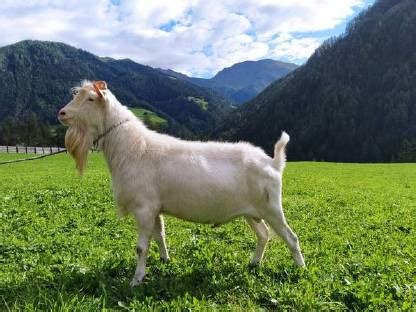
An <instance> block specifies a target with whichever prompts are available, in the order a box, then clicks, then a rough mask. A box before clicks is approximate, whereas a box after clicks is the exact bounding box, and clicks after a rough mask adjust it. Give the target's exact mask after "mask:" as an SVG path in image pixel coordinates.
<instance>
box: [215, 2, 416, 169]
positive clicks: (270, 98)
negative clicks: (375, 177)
mask: <svg viewBox="0 0 416 312" xmlns="http://www.w3.org/2000/svg"><path fill="white" fill-rule="evenodd" d="M415 47H416V1H414V0H379V1H377V2H376V3H375V4H374V5H373V6H372V7H371V8H369V9H368V10H367V11H365V12H363V13H362V14H360V15H359V16H358V17H357V18H355V19H354V20H353V21H352V22H351V23H350V24H349V26H348V28H347V31H346V33H345V34H344V35H343V36H341V37H339V38H332V39H330V40H328V41H326V42H325V43H324V44H323V45H322V46H321V47H320V48H318V49H317V50H316V51H315V53H314V54H313V55H312V56H311V57H310V59H309V60H308V62H307V63H306V64H305V65H304V66H302V67H300V68H299V69H297V70H295V71H294V72H292V73H290V74H289V75H288V76H286V77H285V78H282V79H280V80H279V81H276V82H274V83H273V84H272V85H270V86H269V87H268V88H266V90H264V91H263V92H262V93H261V94H259V95H258V96H257V97H256V98H255V99H253V100H252V101H250V102H249V103H247V104H246V105H244V106H243V107H242V108H241V109H238V110H237V111H235V113H233V114H232V115H231V116H229V117H228V118H226V120H225V121H224V122H223V124H222V126H220V127H219V128H218V129H217V130H216V132H215V133H214V134H215V135H217V136H221V137H222V138H227V139H232V140H247V141H251V142H254V143H255V144H258V145H260V146H262V147H263V148H265V149H266V150H267V151H268V152H269V153H272V149H273V145H274V143H275V141H276V140H277V138H278V137H279V136H280V133H281V131H282V130H286V131H287V132H288V133H289V134H290V135H291V142H290V144H289V159H292V160H326V161H347V162H350V161H351V162H373V161H384V162H389V161H416V83H415V82H416V48H415Z"/></svg>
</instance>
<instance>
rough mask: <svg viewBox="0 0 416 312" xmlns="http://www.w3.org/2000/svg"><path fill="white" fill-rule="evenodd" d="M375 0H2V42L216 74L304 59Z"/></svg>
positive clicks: (204, 74) (0, 19)
mask: <svg viewBox="0 0 416 312" xmlns="http://www.w3.org/2000/svg"><path fill="white" fill-rule="evenodd" d="M374 1H375V0H340V1H335V0H221V1H217V0H215V1H214V0H170V1H169V0H95V1H91V0H65V1H57V0H26V1H13V0H3V1H1V2H0V29H2V36H1V37H0V46H4V45H7V44H12V43H15V42H17V41H20V40H24V39H33V40H50V41H60V42H65V43H67V44H70V45H73V46H75V47H77V48H81V49H84V50H87V51H90V52H92V53H94V54H97V55H100V56H111V57H114V58H130V59H133V60H134V61H136V62H139V63H142V64H146V65H150V66H152V67H160V68H170V69H173V70H176V71H180V72H183V73H185V74H188V75H193V76H198V77H211V76H212V75H214V74H215V73H216V72H218V71H219V70H221V69H222V68H224V67H228V66H231V65H232V64H234V63H237V62H242V61H245V60H258V59H263V58H272V59H277V60H283V61H288V62H294V63H297V64H302V63H303V62H305V61H306V60H307V58H308V57H309V56H310V55H311V54H312V53H313V51H314V50H315V49H316V48H317V47H318V46H319V45H320V44H321V43H322V42H323V41H324V40H325V39H327V38H329V37H331V36H337V35H339V34H341V33H343V32H344V30H345V26H346V24H347V23H348V21H350V20H351V19H352V18H353V17H354V16H355V15H357V14H358V13H359V12H361V11H362V10H363V9H365V8H367V7H368V6H369V5H371V4H373V3H374Z"/></svg>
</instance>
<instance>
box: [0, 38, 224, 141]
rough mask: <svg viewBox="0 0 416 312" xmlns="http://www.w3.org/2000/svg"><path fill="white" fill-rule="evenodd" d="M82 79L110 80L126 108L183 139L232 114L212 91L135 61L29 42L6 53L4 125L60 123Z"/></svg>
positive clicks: (0, 108) (0, 54)
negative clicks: (141, 111)
mask: <svg viewBox="0 0 416 312" xmlns="http://www.w3.org/2000/svg"><path fill="white" fill-rule="evenodd" d="M82 79H90V80H94V79H101V80H106V81H107V82H108V84H109V87H110V88H111V90H112V91H113V93H114V94H115V95H116V96H117V97H118V98H119V99H120V101H121V103H123V104H124V105H127V106H131V107H142V108H145V109H148V110H150V111H152V112H155V113H156V114H158V115H160V116H162V117H163V118H164V119H166V120H167V121H168V126H167V128H166V129H164V131H167V132H169V133H172V134H175V135H178V136H182V137H195V136H201V135H203V133H206V132H208V131H210V129H213V128H214V127H215V125H216V123H217V122H218V121H219V120H220V119H221V118H223V117H224V115H225V114H226V113H227V112H228V111H229V110H230V109H231V104H230V103H229V102H228V101H227V100H225V99H224V98H222V97H220V96H218V95H217V94H216V93H215V92H213V91H211V90H209V89H206V88H202V87H199V86H196V85H194V84H192V83H190V82H188V81H185V80H181V79H173V78H172V77H171V76H168V75H166V74H163V73H161V72H160V71H159V70H156V69H153V68H151V67H149V66H144V65H141V64H137V63H135V62H133V61H131V60H129V59H124V60H115V59H112V58H101V57H98V56H96V55H93V54H91V53H89V52H86V51H83V50H80V49H76V48H74V47H71V46H69V45H66V44H64V43H57V42H45V41H31V40H27V41H21V42H18V43H16V44H13V45H9V46H5V47H2V48H0V125H1V122H2V121H3V120H5V119H6V118H8V119H9V122H8V124H9V125H10V124H11V123H13V119H14V120H18V119H25V118H28V117H27V116H29V115H31V116H32V115H33V114H34V115H35V117H36V118H35V119H38V120H39V121H42V122H48V123H50V124H53V123H57V120H56V112H57V110H58V109H59V108H60V107H62V106H63V105H64V104H66V103H67V102H68V101H69V100H70V92H69V90H70V88H71V87H73V86H74V85H76V84H79V83H80V81H81V80H82ZM201 103H203V105H202V104H201ZM32 117H33V116H32ZM32 117H31V118H32ZM10 120H11V121H10ZM0 130H1V127H0ZM3 135H4V131H3ZM1 139H2V137H1V136H0V140H1ZM3 140H4V138H3Z"/></svg>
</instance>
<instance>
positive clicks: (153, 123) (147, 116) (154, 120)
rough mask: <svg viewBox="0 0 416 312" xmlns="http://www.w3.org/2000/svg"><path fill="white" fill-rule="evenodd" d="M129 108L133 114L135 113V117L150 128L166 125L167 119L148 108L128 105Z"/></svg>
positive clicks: (164, 126)
mask: <svg viewBox="0 0 416 312" xmlns="http://www.w3.org/2000/svg"><path fill="white" fill-rule="evenodd" d="M129 109H130V110H131V111H132V112H133V114H135V115H136V117H138V118H140V119H141V120H142V121H143V122H144V123H145V124H146V125H147V126H149V127H150V128H152V129H163V128H166V127H167V125H168V121H167V120H166V119H164V118H162V117H160V116H159V115H157V114H155V113H154V112H152V111H150V110H148V109H144V108H137V107H130V108H129Z"/></svg>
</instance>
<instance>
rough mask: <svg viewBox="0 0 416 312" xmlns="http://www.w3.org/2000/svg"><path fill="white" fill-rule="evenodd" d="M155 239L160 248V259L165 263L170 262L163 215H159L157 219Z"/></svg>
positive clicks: (154, 230)
mask: <svg viewBox="0 0 416 312" xmlns="http://www.w3.org/2000/svg"><path fill="white" fill-rule="evenodd" d="M153 238H154V239H155V241H156V243H157V245H158V247H159V253H160V259H162V260H163V261H168V260H169V253H168V249H167V247H166V239H165V222H164V220H163V216H162V215H158V216H157V217H156V221H155V227H154V229H153Z"/></svg>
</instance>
